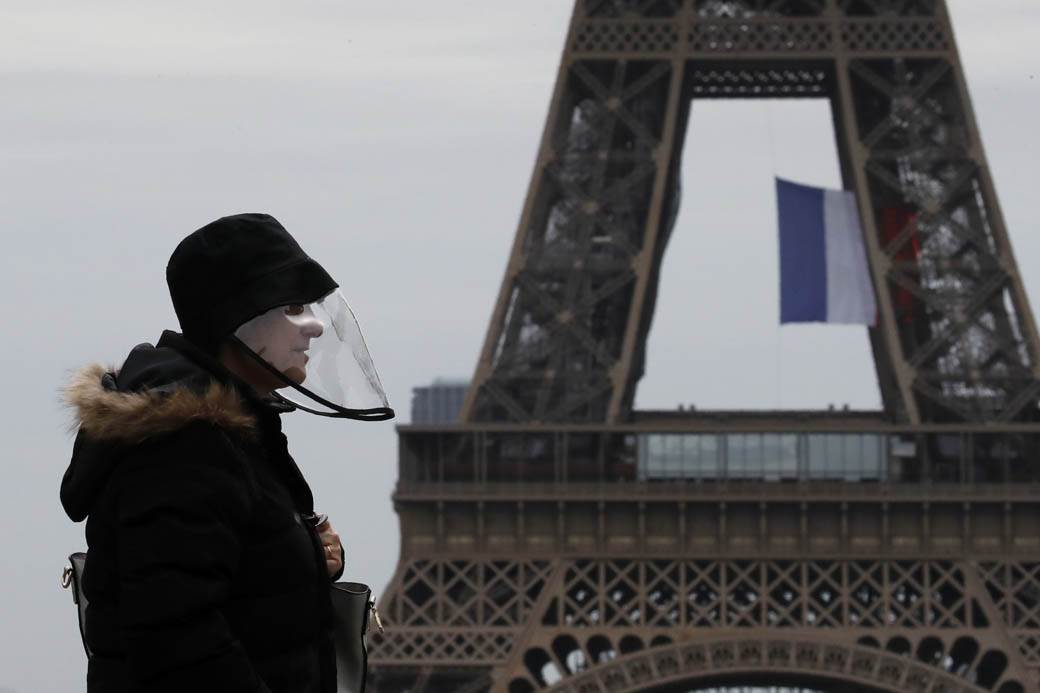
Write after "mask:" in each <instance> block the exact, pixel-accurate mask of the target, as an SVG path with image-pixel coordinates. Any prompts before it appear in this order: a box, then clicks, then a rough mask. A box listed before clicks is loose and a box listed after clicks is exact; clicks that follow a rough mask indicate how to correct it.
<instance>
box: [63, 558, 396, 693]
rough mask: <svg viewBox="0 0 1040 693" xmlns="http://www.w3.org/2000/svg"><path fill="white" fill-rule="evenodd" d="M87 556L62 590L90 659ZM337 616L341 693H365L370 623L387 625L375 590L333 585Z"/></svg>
mask: <svg viewBox="0 0 1040 693" xmlns="http://www.w3.org/2000/svg"><path fill="white" fill-rule="evenodd" d="M86 564H87V554H86V553H83V552H76V553H74V554H72V555H70V556H69V565H68V566H66V567H65V570H64V571H62V574H61V586H62V587H64V588H65V589H68V590H72V601H73V602H74V603H75V604H76V607H77V610H76V611H77V616H78V617H79V634H80V637H81V638H82V640H83V649H84V651H85V652H86V653H87V659H90V657H91V651H90V647H89V646H88V645H87V630H86V624H87V618H86V617H87V596H86V595H85V594H84V593H83V574H84V569H85V567H86ZM330 596H331V598H332V612H333V637H334V641H335V650H336V691H337V693H365V677H366V675H367V673H368V649H367V647H366V643H365V636H366V634H367V633H368V624H369V619H370V618H371V620H373V621H374V622H375V625H376V627H377V628H378V629H379V631H380V632H382V630H383V624H382V623H380V621H379V612H377V611H376V610H375V602H373V601H372V590H371V589H369V587H368V585H363V584H361V583H360V582H335V583H333V584H332V585H331V589H330Z"/></svg>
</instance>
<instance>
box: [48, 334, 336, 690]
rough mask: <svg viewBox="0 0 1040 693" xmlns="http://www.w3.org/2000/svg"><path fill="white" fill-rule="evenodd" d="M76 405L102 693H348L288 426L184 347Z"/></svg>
mask: <svg viewBox="0 0 1040 693" xmlns="http://www.w3.org/2000/svg"><path fill="white" fill-rule="evenodd" d="M68 398H69V401H70V404H72V406H73V408H74V410H75V411H76V412H77V414H78V419H79V434H78V436H77V438H76V443H75V448H74V452H73V457H72V462H71V464H70V465H69V468H68V471H67V472H66V473H65V477H64V479H63V481H62V486H61V499H62V503H63V505H64V506H65V510H66V512H67V513H68V514H69V517H71V518H72V519H73V520H75V521H80V520H83V519H84V518H87V525H86V535H87V544H88V547H89V552H88V558H87V565H86V570H85V579H84V585H83V586H84V589H85V592H86V596H87V598H88V600H89V607H88V611H87V615H86V638H87V642H88V644H89V646H90V648H91V650H92V653H93V656H92V658H91V660H90V663H89V668H88V675H87V681H88V685H87V690H88V691H89V693H129V692H133V693H138V692H143V691H149V692H151V693H161V692H165V691H171V692H172V691H177V692H178V693H182V692H184V691H196V692H198V691H211V690H212V691H224V692H226V693H238V692H242V693H245V692H249V693H253V692H257V691H260V692H264V693H267V692H270V693H282V692H289V691H292V693H328V692H331V691H334V690H335V664H334V659H333V652H332V640H331V628H330V627H331V613H332V612H331V604H330V601H329V588H328V584H329V577H328V573H327V570H326V567H325V557H324V555H323V553H322V546H321V542H320V539H319V538H318V536H317V533H316V531H315V530H314V529H313V527H312V525H311V523H309V522H308V521H307V517H308V515H311V514H312V513H313V497H312V495H311V490H310V488H309V487H308V485H307V482H306V481H305V480H304V478H303V476H302V475H301V473H300V470H299V469H298V468H297V466H296V463H295V462H294V461H293V459H292V457H290V455H289V452H288V449H287V447H286V440H285V436H284V435H283V434H282V432H281V420H280V418H279V413H280V412H279V411H278V410H276V409H275V408H274V407H273V405H272V404H270V403H268V402H266V401H264V400H261V399H259V398H258V397H257V396H256V395H255V394H253V393H252V391H251V390H250V389H249V388H248V387H247V386H244V385H243V384H241V383H240V381H237V380H236V379H235V378H234V377H233V376H232V375H231V374H230V373H228V372H227V371H226V370H225V369H224V368H223V367H222V366H221V365H220V364H219V363H217V362H216V361H214V360H213V359H212V358H210V357H209V356H208V355H207V354H205V353H203V352H201V351H199V350H198V349H196V348H195V347H194V346H193V345H192V344H191V343H190V342H187V341H186V340H185V339H184V338H183V337H181V336H180V335H179V334H176V333H173V332H165V333H163V336H162V339H160V341H159V343H158V344H157V346H155V347H152V346H151V345H148V344H144V345H141V346H138V347H136V348H135V349H134V350H133V351H132V352H131V353H130V355H129V357H128V358H127V360H126V362H125V363H124V365H123V367H122V368H121V369H120V371H119V372H118V373H109V372H106V370H105V369H104V368H102V367H100V366H96V367H93V368H90V369H87V370H85V371H83V372H81V373H80V374H79V375H78V376H77V378H76V379H75V381H74V382H73V384H72V385H71V386H70V387H69V390H68Z"/></svg>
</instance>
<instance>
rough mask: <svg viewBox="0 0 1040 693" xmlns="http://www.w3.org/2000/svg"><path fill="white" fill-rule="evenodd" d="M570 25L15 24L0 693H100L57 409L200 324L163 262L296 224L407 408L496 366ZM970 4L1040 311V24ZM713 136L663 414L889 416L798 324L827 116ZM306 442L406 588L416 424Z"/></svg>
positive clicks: (357, 561) (659, 348) (747, 120)
mask: <svg viewBox="0 0 1040 693" xmlns="http://www.w3.org/2000/svg"><path fill="white" fill-rule="evenodd" d="M570 5H571V3H570V1H569V0H524V2H503V1H494V2H492V1H488V0H484V1H477V0H470V1H468V2H466V1H463V0H442V1H440V2H436V3H433V2H419V1H418V0H407V1H404V2H393V3H391V2H378V3H377V2H366V3H362V2H355V1H354V0H340V1H338V2H331V1H325V0H322V1H318V0H296V1H294V2H288V1H286V2H271V1H269V0H249V1H248V2H247V1H246V0H225V1H224V2H220V3H212V2H200V1H196V0H193V1H187V2H178V3H142V2H134V1H131V0H124V1H115V0H103V1H101V2H91V3H83V2H73V1H72V0H31V1H30V0H25V1H24V2H23V1H21V0H15V1H14V2H12V1H10V0H8V1H7V2H4V3H3V4H0V93H2V94H3V102H2V103H3V105H2V106H0V211H2V213H3V223H2V226H0V233H2V234H3V239H4V247H5V249H6V253H5V254H4V255H3V256H2V257H0V264H2V269H3V271H2V272H0V288H2V289H3V295H4V297H5V298H4V300H3V301H2V302H0V311H2V312H0V316H2V318H3V323H4V325H5V326H6V327H5V332H4V333H5V335H6V337H7V338H6V339H4V340H3V346H2V347H0V348H2V350H3V351H2V357H3V358H2V362H3V363H4V364H5V365H6V367H7V371H8V380H7V384H8V388H7V392H8V396H7V397H6V398H5V401H4V403H3V404H2V405H0V406H2V407H3V420H4V421H5V423H6V425H5V429H4V430H5V434H4V436H3V443H2V445H3V448H2V456H0V458H2V459H3V461H4V464H5V465H6V472H7V474H6V482H7V483H6V484H5V485H4V489H5V490H4V498H3V503H0V541H2V544H0V546H2V548H3V555H4V560H3V562H2V567H0V600H2V601H3V603H2V605H0V615H2V616H0V688H3V687H5V686H6V687H9V688H12V689H14V690H16V691H18V693H29V692H37V691H68V690H81V689H82V687H83V686H82V680H83V679H82V677H83V673H84V668H85V667H84V661H83V655H82V651H81V650H80V648H79V643H78V634H77V632H76V628H75V625H74V614H73V609H72V605H71V600H70V599H69V598H68V596H67V595H66V594H63V593H61V592H60V591H59V590H58V588H57V575H58V573H59V571H60V569H61V566H62V564H63V560H64V556H65V555H66V554H67V553H69V552H70V551H72V550H75V549H77V548H80V547H82V546H83V539H82V526H81V525H72V524H71V523H70V522H68V520H67V519H66V518H65V517H64V515H63V514H62V513H61V510H60V508H59V506H58V503H57V484H58V480H59V478H60V475H61V473H62V471H63V470H64V465H65V463H66V460H67V457H68V451H69V446H70V438H69V437H68V436H67V435H66V434H65V433H64V426H65V422H66V415H65V414H64V413H63V412H62V411H61V410H60V408H59V407H58V406H57V399H58V395H57V393H58V390H59V388H60V386H61V383H62V382H63V381H64V380H65V378H66V377H67V373H68V371H69V370H70V369H73V368H76V367H78V366H81V365H83V364H86V363H88V362H91V361H104V362H109V363H114V362H118V361H119V360H120V359H122V358H123V356H124V355H125V354H126V352H127V351H128V349H129V348H130V347H131V346H133V345H134V344H136V343H138V342H142V341H154V340H155V339H156V337H157V336H158V334H159V332H160V331H161V330H162V329H163V328H167V327H175V325H176V323H175V320H174V316H173V312H172V309H171V308H170V306H169V299H168V297H167V294H166V288H165V283H164V279H163V269H164V267H165V262H166V259H167V257H168V255H169V253H170V251H171V250H172V248H173V246H174V245H175V244H176V242H177V241H178V240H179V239H180V238H181V237H182V236H183V235H185V234H186V233H188V232H190V231H191V230H193V229H195V228H197V227H198V226H200V225H202V224H203V223H206V222H208V221H210V220H212V219H214V218H216V217H218V216H222V215H224V214H228V213H233V212H240V211H268V212H270V213H272V214H274V215H275V216H277V217H278V218H279V219H281V220H282V221H283V222H284V223H285V224H286V226H287V227H288V228H289V229H290V230H291V231H293V232H294V233H295V234H296V235H297V237H298V238H299V239H300V241H301V243H302V244H303V246H304V247H305V248H306V249H307V250H308V252H310V253H311V254H312V255H314V256H316V257H317V258H319V259H320V260H321V261H322V262H323V264H325V265H326V267H328V269H329V270H330V271H331V272H332V273H333V275H334V276H336V277H337V278H338V279H339V281H340V282H341V283H342V285H343V287H344V292H345V293H346V294H347V296H348V297H349V298H350V299H351V302H352V304H353V307H354V309H355V311H356V313H357V314H358V317H359V320H360V321H361V323H362V326H363V327H364V329H365V333H366V337H367V339H368V343H369V347H370V349H371V351H372V354H373V357H374V359H375V362H376V365H377V367H378V368H379V370H380V374H381V376H382V379H383V382H384V384H385V385H386V387H387V389H388V392H389V394H390V397H391V400H392V402H393V403H394V405H395V406H396V407H397V408H398V410H399V411H400V412H402V413H403V414H405V415H407V410H408V404H409V398H410V389H411V387H413V386H415V385H417V384H423V383H426V382H428V381H429V380H430V379H432V378H433V377H434V376H436V375H464V376H468V375H469V374H470V373H471V372H472V369H473V366H474V364H475V359H476V357H477V352H478V350H479V348H480V345H481V341H482V339H483V334H484V330H485V328H486V321H487V318H488V316H489V314H490V311H491V308H492V305H493V301H494V299H495V294H496V292H497V290H498V285H499V282H500V280H501V273H502V270H503V267H504V264H505V261H506V257H507V255H508V252H509V248H510V244H511V241H512V236H513V233H514V231H515V228H516V221H517V217H518V213H519V210H520V206H521V204H522V201H523V197H524V194H525V192H526V186H527V183H528V180H529V177H530V172H531V166H532V163H533V160H534V154H535V147H536V145H537V142H538V140H539V137H540V134H541V129H542V125H543V119H544V116H545V112H546V108H547V105H548V99H549V94H550V91H551V89H552V86H553V84H552V82H553V79H554V77H555V74H556V69H557V65H558V60H559V54H560V49H561V47H562V39H563V36H564V33H565V30H566V24H567V20H568V17H569V14H570ZM951 5H952V11H953V16H954V21H955V25H956V30H957V35H958V40H959V42H960V46H961V51H962V57H963V60H964V62H965V65H966V69H967V75H968V81H969V85H970V87H971V91H972V95H973V98H974V102H975V108H976V115H977V117H978V120H979V123H980V124H981V127H982V129H983V139H984V142H985V145H986V148H987V154H988V157H989V161H990V164H991V166H992V171H993V175H994V178H995V180H996V184H997V189H998V192H999V195H1000V200H1001V203H1002V207H1003V212H1004V215H1005V218H1006V220H1007V224H1008V227H1009V229H1010V233H1011V237H1012V241H1013V243H1014V247H1015V250H1016V254H1017V257H1018V261H1019V264H1020V267H1021V269H1022V272H1023V275H1024V277H1025V283H1026V288H1027V290H1028V291H1029V294H1030V297H1031V300H1032V303H1033V305H1034V307H1035V306H1036V305H1037V304H1038V303H1040V294H1038V291H1040V234H1038V233H1037V231H1038V228H1037V226H1038V225H1037V221H1036V210H1037V205H1036V183H1035V176H1034V175H1032V172H1033V170H1034V166H1035V162H1036V161H1038V160H1040V145H1038V143H1037V138H1036V137H1035V123H1036V119H1037V115H1038V114H1040V81H1038V80H1040V55H1038V53H1037V51H1036V50H1035V45H1034V44H1035V36H1036V31H1037V27H1038V26H1040V6H1037V4H1036V3H1035V0H987V2H985V3H982V2H979V1H978V0H955V1H954V2H952V3H951ZM690 127H691V129H690V135H689V137H688V142H687V145H688V146H687V148H686V152H685V167H684V191H685V192H684V200H683V203H684V206H683V208H682V211H681V213H680V218H679V224H678V227H677V228H676V231H675V234H674V236H673V241H672V245H671V247H670V249H669V254H668V255H667V256H666V261H665V262H666V264H665V268H664V275H663V279H662V287H661V299H660V303H659V309H658V316H657V319H656V321H655V327H654V331H653V332H652V334H651V338H650V339H651V342H650V356H649V360H648V370H647V377H646V379H645V382H644V384H643V387H642V389H641V390H640V394H639V403H640V405H641V406H655V405H657V406H674V405H675V404H677V403H679V402H684V403H690V402H693V403H697V404H698V405H699V406H748V407H771V406H776V405H777V404H782V405H783V406H825V405H826V404H827V403H828V402H837V403H841V402H850V403H852V404H854V405H859V406H873V405H876V403H877V388H876V385H875V383H874V377H873V372H872V370H871V369H872V365H871V363H870V357H869V353H868V352H867V350H866V339H865V337H864V336H863V332H862V330H857V329H853V328H848V329H846V328H830V329H824V328H813V327H806V328H802V327H798V328H791V327H789V328H784V330H782V331H781V330H780V329H779V328H778V327H777V325H776V301H777V287H776V262H777V261H776V249H775V240H774V238H775V228H774V225H773V220H772V215H773V209H772V198H771V196H770V193H769V184H770V183H769V182H770V180H771V177H772V175H773V172H774V171H775V172H777V173H780V174H781V175H786V176H790V177H795V178H800V179H803V180H806V181H808V182H817V183H821V184H836V183H837V169H836V162H835V161H834V154H833V151H834V145H833V141H832V135H831V133H830V130H829V128H830V125H829V121H828V117H827V113H826V110H825V107H823V106H822V105H821V104H819V103H768V104H767V103H716V104H696V105H695V107H694V111H693V117H692V118H691V124H690ZM741 138H744V139H743V140H742V139H741ZM770 143H772V146H770ZM747 364H752V365H750V366H748V365H747ZM680 368H681V371H679V369H680ZM677 372H681V373H682V375H681V377H680V376H677V375H676V373H677ZM287 430H288V434H289V438H290V443H291V445H292V449H293V451H294V453H295V454H296V457H297V459H298V461H299V462H300V464H301V466H302V467H303V468H304V471H305V472H306V473H307V475H308V478H309V479H310V481H311V483H312V485H313V486H314V487H315V491H316V496H317V501H318V504H319V506H320V507H321V509H322V510H324V511H325V512H327V513H328V514H329V515H330V516H331V517H332V519H333V522H334V523H335V524H336V525H337V527H338V529H339V531H340V533H341V534H342V535H343V536H344V537H345V538H346V541H347V543H348V553H349V557H348V575H350V576H351V577H352V578H354V579H359V580H365V581H368V582H370V583H371V584H373V585H374V586H375V587H376V590H377V592H378V590H380V589H381V587H382V585H383V584H384V583H385V582H386V580H387V579H388V577H389V575H390V573H391V571H392V570H393V566H394V562H395V560H396V557H397V523H396V518H395V516H394V515H393V511H392V508H391V505H390V502H389V494H390V491H391V489H392V486H393V482H394V479H395V474H396V468H395V456H396V438H395V436H394V433H393V428H392V426H390V425H379V424H368V425H365V424H353V423H347V424H345V423H339V422H330V421H325V420H319V419H317V418H314V417H307V416H305V415H296V416H293V417H290V418H289V419H288V420H287Z"/></svg>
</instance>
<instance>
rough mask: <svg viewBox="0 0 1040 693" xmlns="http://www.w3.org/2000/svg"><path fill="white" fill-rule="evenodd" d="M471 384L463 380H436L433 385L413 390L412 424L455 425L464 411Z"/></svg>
mask: <svg viewBox="0 0 1040 693" xmlns="http://www.w3.org/2000/svg"><path fill="white" fill-rule="evenodd" d="M468 387H469V382H468V381H466V380H464V379H461V378H434V380H433V384H432V385H426V386H423V387H416V388H413V389H412V423H413V424H446V423H453V422H454V421H456V420H457V419H458V418H459V412H460V411H462V400H463V398H465V396H466V388H468Z"/></svg>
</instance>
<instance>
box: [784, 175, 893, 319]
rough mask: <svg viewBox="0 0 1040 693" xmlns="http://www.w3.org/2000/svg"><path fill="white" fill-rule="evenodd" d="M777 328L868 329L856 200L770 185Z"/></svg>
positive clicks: (867, 282) (867, 285)
mask: <svg viewBox="0 0 1040 693" xmlns="http://www.w3.org/2000/svg"><path fill="white" fill-rule="evenodd" d="M776 198H777V207H778V210H779V221H780V322H781V323H791V322H830V323H844V324H854V325H874V324H875V323H876V322H877V302H876V300H875V298H874V285H873V283H872V282H871V279H870V270H869V269H868V267H867V254H866V251H865V250H864V248H863V231H862V228H861V226H860V223H859V210H858V209H857V207H856V196H855V195H854V194H853V193H851V192H848V191H845V190H826V189H824V188H814V187H811V186H808V185H801V184H799V183H792V182H790V181H786V180H782V179H780V178H777V179H776Z"/></svg>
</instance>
